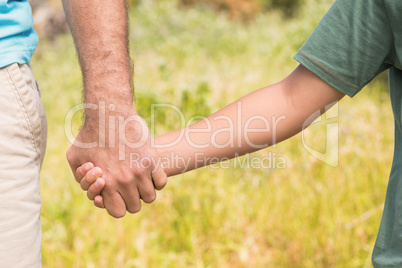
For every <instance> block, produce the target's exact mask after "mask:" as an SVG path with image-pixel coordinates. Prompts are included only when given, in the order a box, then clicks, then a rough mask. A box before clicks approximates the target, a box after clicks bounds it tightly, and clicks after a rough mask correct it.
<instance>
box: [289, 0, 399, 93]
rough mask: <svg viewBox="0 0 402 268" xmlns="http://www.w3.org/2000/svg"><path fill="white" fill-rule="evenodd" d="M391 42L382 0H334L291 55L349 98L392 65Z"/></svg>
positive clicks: (390, 33)
mask: <svg viewBox="0 0 402 268" xmlns="http://www.w3.org/2000/svg"><path fill="white" fill-rule="evenodd" d="M392 44H393V36H392V31H391V26H390V23H389V18H388V14H387V10H386V8H385V6H384V2H383V0H337V1H335V3H334V4H333V5H332V7H331V8H330V9H329V11H328V12H327V14H325V16H324V17H323V19H322V20H321V21H320V23H319V24H318V26H317V27H316V29H315V30H314V32H313V33H312V34H311V36H310V37H309V38H308V40H307V41H306V43H305V44H304V45H303V46H302V47H301V48H300V50H299V51H298V52H297V54H296V55H295V56H294V58H295V59H296V60H297V61H298V62H300V63H301V64H302V65H303V66H305V67H306V68H307V69H309V70H310V71H312V72H313V73H315V74H316V75H317V76H319V77H320V78H321V79H323V80H324V81H325V82H327V83H328V84H330V85H331V86H333V87H335V88H336V89H338V90H340V91H341V92H343V93H345V94H347V95H349V96H350V97H352V96H354V95H355V94H356V93H357V92H359V91H360V90H361V89H362V88H363V87H364V86H365V85H366V84H368V83H369V82H370V81H371V80H372V79H373V78H374V77H375V76H376V75H377V74H379V73H381V72H382V71H384V70H386V69H387V68H389V67H390V66H391V65H392V61H391V60H390V59H391V58H392V56H391V53H392Z"/></svg>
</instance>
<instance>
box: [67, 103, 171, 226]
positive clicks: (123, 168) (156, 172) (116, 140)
mask: <svg viewBox="0 0 402 268" xmlns="http://www.w3.org/2000/svg"><path fill="white" fill-rule="evenodd" d="M113 118H114V117H110V116H109V117H106V119H107V120H104V121H102V120H99V118H86V119H85V123H84V125H83V127H82V129H81V131H80V132H79V134H78V135H77V138H76V140H75V142H74V144H72V146H71V147H70V148H69V149H68V151H67V160H68V162H69V164H70V167H71V170H72V172H73V174H74V177H75V179H76V181H77V182H78V183H80V185H81V188H82V189H83V190H85V191H87V196H88V198H89V199H90V200H94V204H95V206H97V207H100V208H106V210H107V212H108V213H109V214H110V215H111V216H113V217H115V218H121V217H123V216H124V215H125V214H126V211H127V212H129V213H137V212H139V211H140V209H141V200H140V199H142V200H143V201H144V202H145V203H151V202H153V201H154V200H155V198H156V192H155V190H161V189H162V188H163V187H164V186H165V185H166V182H167V176H166V174H165V172H164V171H163V169H162V167H161V166H158V165H157V163H158V161H156V160H157V159H158V157H159V154H158V152H157V150H156V149H155V148H151V135H150V132H149V129H148V126H147V124H146V123H145V122H144V121H143V120H142V119H141V118H140V117H139V116H138V114H137V113H136V112H135V111H134V109H133V111H131V112H130V113H129V114H128V116H125V117H124V116H120V115H119V116H117V118H114V119H113ZM101 121H102V122H101ZM112 121H113V122H112ZM117 122H118V123H117ZM133 155H135V156H136V157H135V159H136V160H141V161H140V164H139V162H138V161H137V162H135V163H134V162H133V157H132V156H133Z"/></svg>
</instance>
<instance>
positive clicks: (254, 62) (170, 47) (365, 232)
mask: <svg viewBox="0 0 402 268" xmlns="http://www.w3.org/2000/svg"><path fill="white" fill-rule="evenodd" d="M330 4H331V1H314V0H309V1H306V3H305V4H304V6H303V7H302V9H301V10H300V11H299V12H298V14H297V15H296V16H295V17H294V18H288V19H284V18H282V17H281V14H280V13H276V12H270V13H266V14H263V15H261V16H259V17H257V18H256V19H255V20H254V21H251V22H247V23H241V22H236V21H229V20H227V19H226V17H225V15H224V14H220V15H217V14H216V13H213V12H212V11H210V10H208V9H202V8H199V9H188V10H183V9H178V8H177V7H176V5H174V2H173V1H142V4H141V5H140V6H139V7H138V8H137V9H135V10H132V11H131V13H130V16H131V31H130V34H131V46H132V47H131V49H132V56H133V59H134V61H135V66H136V71H135V86H136V97H137V101H136V107H137V109H138V111H139V112H140V114H142V115H143V116H144V118H145V119H146V120H147V121H148V122H150V119H151V117H150V116H151V112H150V109H149V107H150V104H152V103H170V104H174V105H177V106H178V107H180V108H181V110H182V111H183V112H184V113H185V114H186V116H188V117H189V118H190V117H191V116H194V115H206V114H209V113H210V112H213V111H215V110H217V109H218V108H220V107H223V106H224V105H226V104H228V103H229V102H231V101H234V100H235V99H237V98H239V97H240V96H243V95H244V94H246V93H248V92H251V91H253V90H256V89H258V88H261V87H263V86H266V85H269V84H271V83H274V82H277V81H279V80H280V79H282V78H284V77H285V76H286V75H287V74H289V73H290V72H291V71H292V70H293V69H294V68H295V67H296V66H297V62H295V61H294V60H293V59H292V56H293V55H294V54H295V53H296V51H297V49H298V48H299V47H300V46H301V45H302V44H303V42H304V41H305V40H306V39H307V38H308V36H309V34H310V33H311V31H312V30H313V29H314V27H315V25H316V24H317V23H318V21H319V19H320V18H321V17H322V16H323V14H324V13H325V10H326V9H327V8H329V6H330ZM32 66H33V69H34V73H35V75H36V77H37V79H38V80H39V82H40V85H41V89H42V98H43V101H44V104H45V108H46V111H47V115H48V123H49V140H48V149H47V155H46V158H45V163H44V166H43V170H42V176H41V194H42V202H43V209H42V225H43V266H44V267H325V268H328V267H349V268H350V267H371V263H370V258H371V251H372V248H373V245H374V242H375V238H376V234H377V231H378V227H379V224H380V220H381V215H382V209H383V203H384V199H385V190H386V184H387V180H388V174H389V170H390V166H391V160H392V153H393V117H392V111H391V108H390V103H389V96H388V91H387V89H386V88H387V83H386V78H385V76H381V77H379V78H378V79H376V80H375V81H374V82H372V83H371V84H370V85H369V86H368V87H366V88H365V89H364V90H363V91H362V92H361V93H359V94H358V95H357V96H356V97H354V98H353V99H350V98H348V97H346V98H345V99H344V100H342V102H341V103H340V104H339V106H338V107H337V108H336V110H332V112H333V113H335V114H336V117H335V118H334V119H331V120H333V122H335V123H336V124H337V126H338V128H339V150H336V152H335V154H338V156H339V163H338V165H337V167H332V166H330V165H327V164H325V163H323V162H322V161H320V160H317V159H316V158H315V157H313V156H311V155H310V154H309V152H308V151H307V150H306V146H304V145H303V142H302V139H301V135H298V136H296V137H294V138H293V139H291V140H290V141H286V142H283V143H281V144H279V145H277V146H276V147H274V148H271V149H266V150H263V151H260V152H257V153H255V154H253V155H252V157H259V158H264V157H268V156H269V157H271V160H270V161H271V167H270V168H257V169H255V168H251V167H243V168H242V167H240V166H239V165H235V163H239V162H235V161H232V162H231V165H230V166H231V167H230V168H217V167H216V166H215V167H212V168H211V167H207V168H202V169H199V170H196V171H193V172H190V173H188V174H184V175H180V176H176V177H174V178H171V179H169V182H168V185H167V186H166V188H165V189H164V190H163V191H161V192H159V193H158V198H157V200H156V201H155V202H154V203H152V204H149V205H144V206H143V209H142V211H141V212H140V213H139V214H135V215H127V216H126V217H125V218H123V219H119V220H116V219H113V218H111V217H110V216H108V214H107V213H106V211H104V210H99V209H96V208H94V207H93V205H92V204H91V202H90V201H88V200H87V199H86V195H85V193H84V192H82V191H81V189H80V187H79V185H78V184H77V183H76V182H75V181H74V179H73V176H72V174H71V171H70V170H69V167H68V164H67V162H66V160H65V151H66V150H67V148H68V147H69V143H68V140H67V138H66V134H65V127H64V120H65V116H66V114H67V112H68V111H69V109H70V108H71V107H73V106H74V105H76V104H78V103H80V102H81V98H82V97H81V76H80V71H79V67H78V63H77V60H76V55H75V51H74V47H73V44H72V40H71V38H70V37H69V36H60V37H59V38H57V39H56V40H55V41H54V42H52V43H50V42H42V43H41V44H40V46H39V47H38V50H37V53H36V55H35V57H34V59H33V60H32ZM74 120H75V125H74V129H75V132H76V133H77V129H78V127H79V118H75V119H74ZM177 127H179V125H178V123H177V120H176V118H174V117H173V116H170V115H169V114H163V113H157V114H156V133H157V134H161V133H164V132H166V131H169V130H174V129H176V128H177ZM335 135H337V134H336V133H335ZM305 138H306V140H305V143H306V144H307V145H309V146H310V147H314V148H316V149H317V150H321V149H322V148H323V147H322V146H323V145H325V141H326V131H325V124H315V125H314V126H312V127H311V129H309V130H308V131H306V133H305ZM275 161H276V164H273V162H275ZM279 162H281V163H284V165H282V164H281V165H280V164H278V163H279Z"/></svg>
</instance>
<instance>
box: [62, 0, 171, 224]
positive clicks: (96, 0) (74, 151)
mask: <svg viewBox="0 0 402 268" xmlns="http://www.w3.org/2000/svg"><path fill="white" fill-rule="evenodd" d="M63 6H64V10H65V13H66V17H67V21H68V23H69V25H70V29H71V32H72V35H73V38H74V41H75V45H76V48H77V51H78V57H79V61H80V65H81V69H82V74H83V82H84V89H85V93H84V101H85V104H86V110H85V122H84V125H83V127H82V129H81V131H80V133H79V134H78V136H77V139H76V142H75V143H74V144H73V145H72V146H71V147H70V149H69V150H68V152H67V159H68V162H69V163H70V166H71V169H72V171H73V173H74V176H76V178H77V176H78V175H77V174H76V170H77V168H78V167H79V166H80V165H82V164H84V163H86V162H92V163H94V164H95V165H96V166H98V167H101V168H102V170H103V178H104V179H105V182H106V186H105V189H104V190H103V192H102V195H103V197H104V203H105V206H106V209H107V211H108V212H109V214H110V215H112V216H114V217H122V216H124V214H125V211H126V210H127V211H129V212H131V213H135V212H138V211H139V210H140V208H141V202H140V198H142V199H143V200H144V201H145V202H152V201H153V200H154V199H155V190H154V186H155V188H156V189H158V190H159V189H162V188H163V187H164V185H165V184H166V175H165V174H164V172H163V171H162V170H161V169H160V168H157V167H155V166H154V165H153V163H152V161H151V163H150V165H148V166H145V165H142V167H141V168H139V169H137V168H136V169H131V168H130V163H129V157H130V155H131V154H136V155H137V156H138V157H140V158H141V157H147V158H149V159H152V158H154V157H157V156H158V153H157V151H156V150H153V149H151V148H150V138H151V137H150V135H149V130H148V127H147V125H146V123H145V122H143V121H142V119H141V118H140V117H139V116H138V115H137V113H136V110H135V108H134V106H133V93H132V83H131V77H132V72H131V71H132V68H131V61H130V57H129V47H128V23H127V8H126V1H125V0H102V1H101V0H85V1H79V0H63ZM77 179H80V178H77ZM85 190H86V189H85Z"/></svg>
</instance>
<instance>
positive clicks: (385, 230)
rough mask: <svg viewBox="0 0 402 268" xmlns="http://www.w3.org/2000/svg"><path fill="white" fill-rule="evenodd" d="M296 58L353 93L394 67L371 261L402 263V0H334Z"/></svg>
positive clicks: (382, 265)
mask: <svg viewBox="0 0 402 268" xmlns="http://www.w3.org/2000/svg"><path fill="white" fill-rule="evenodd" d="M294 58H295V59H296V60H297V61H299V62H300V63H301V64H302V65H304V66H305V67H306V68H308V69H309V70H311V71H312V72H313V73H315V74H316V75H317V76H319V77H320V78H321V79H323V80H324V81H326V82H327V83H328V84H330V85H332V86H333V87H335V88H336V89H338V90H340V91H341V92H343V93H345V94H347V95H349V96H350V97H352V96H354V95H355V94H356V93H357V92H359V91H360V90H361V89H362V88H363V87H364V86H365V85H366V84H368V83H369V82H370V81H371V80H372V79H373V78H374V77H375V76H376V75H377V74H379V73H381V72H382V71H384V70H386V69H390V72H389V76H390V94H391V103H392V108H393V111H394V118H395V152H394V159H393V164H392V170H391V174H390V179H389V183H388V189H387V196H386V200H385V207H384V212H383V216H382V220H381V226H380V230H379V233H378V236H377V241H376V244H375V247H374V251H373V257H372V261H373V265H374V267H378V268H385V267H402V121H401V119H402V114H401V111H402V109H401V104H402V65H401V63H402V0H337V1H335V3H334V4H333V5H332V7H331V8H330V10H329V11H328V12H327V14H326V15H325V16H324V18H323V19H322V20H321V22H320V23H319V25H318V26H317V28H316V29H315V30H314V32H313V33H312V35H311V36H310V37H309V39H308V40H307V41H306V43H305V44H304V45H303V46H302V48H301V49H300V50H299V51H298V53H297V54H296V55H295V57H294Z"/></svg>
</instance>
